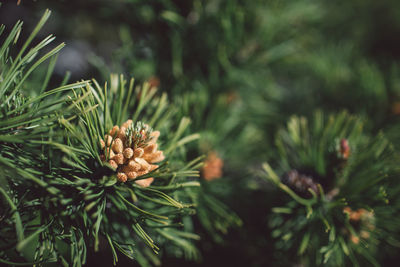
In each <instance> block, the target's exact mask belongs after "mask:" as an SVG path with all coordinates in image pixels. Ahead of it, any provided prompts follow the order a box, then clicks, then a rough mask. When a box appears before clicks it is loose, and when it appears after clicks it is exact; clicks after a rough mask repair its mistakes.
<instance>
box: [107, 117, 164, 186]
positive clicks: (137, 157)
mask: <svg viewBox="0 0 400 267" xmlns="http://www.w3.org/2000/svg"><path fill="white" fill-rule="evenodd" d="M159 136H160V132H159V131H152V130H151V129H150V127H149V126H148V125H147V124H142V123H141V122H138V123H136V125H134V124H133V122H132V120H128V121H126V122H125V123H123V124H122V125H121V127H119V126H114V127H113V128H112V129H111V130H110V131H109V134H108V135H106V136H104V140H106V141H104V140H103V139H101V140H100V144H101V148H102V151H103V153H104V151H105V153H106V154H102V155H100V157H101V159H102V160H103V161H108V163H109V164H110V165H111V166H112V167H113V168H114V169H115V171H116V172H117V178H118V180H119V181H120V182H123V183H124V182H126V181H128V180H132V179H136V178H138V177H140V176H142V175H145V174H147V173H149V172H151V171H153V170H155V169H157V168H158V165H156V164H154V163H158V162H160V161H163V160H164V159H165V157H164V154H163V152H162V151H161V150H158V145H157V139H158V137H159ZM153 180H154V178H153V177H149V178H146V179H140V180H135V183H136V184H138V185H140V186H143V187H148V186H150V184H151V183H152V182H153Z"/></svg>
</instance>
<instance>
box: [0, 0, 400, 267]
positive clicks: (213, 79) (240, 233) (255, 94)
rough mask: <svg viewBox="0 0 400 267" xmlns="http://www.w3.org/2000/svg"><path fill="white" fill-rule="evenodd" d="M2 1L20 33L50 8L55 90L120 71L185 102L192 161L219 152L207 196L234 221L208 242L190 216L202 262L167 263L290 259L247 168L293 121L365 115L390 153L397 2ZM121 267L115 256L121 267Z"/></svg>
mask: <svg viewBox="0 0 400 267" xmlns="http://www.w3.org/2000/svg"><path fill="white" fill-rule="evenodd" d="M0 2H1V3H2V6H1V8H0V20H1V23H4V24H5V25H6V26H8V27H9V28H10V27H11V25H13V24H14V23H15V22H16V21H17V20H18V19H21V20H23V21H24V23H25V26H24V27H25V29H27V30H25V31H24V33H25V34H27V33H29V32H30V30H31V29H32V27H33V26H34V25H35V23H36V21H37V20H38V19H39V18H40V16H41V15H42V13H43V12H44V10H45V9H47V8H48V9H50V10H52V16H51V18H50V21H49V22H48V23H47V24H46V26H45V28H44V29H45V30H44V31H42V32H41V34H42V37H44V36H46V35H48V34H49V33H53V34H55V35H56V37H57V39H56V40H57V42H58V43H59V42H65V43H66V47H65V48H64V49H63V50H62V51H61V53H60V55H59V58H58V62H57V65H56V67H55V75H54V76H53V77H52V80H51V82H52V83H54V84H57V83H59V82H60V81H61V80H62V79H64V77H65V75H67V76H69V80H70V81H76V80H81V79H91V78H96V79H98V80H100V81H103V80H106V79H108V77H109V74H110V73H123V74H125V76H127V77H129V76H132V77H135V79H136V80H137V81H139V82H144V81H148V82H150V83H152V84H154V85H155V86H158V87H159V90H161V91H166V92H168V93H169V94H170V98H172V99H177V100H176V102H175V104H176V105H179V104H180V103H181V102H180V100H179V99H189V103H191V105H190V106H187V107H183V111H182V112H183V113H185V114H186V115H189V116H190V117H192V119H193V123H192V128H193V130H194V131H198V132H201V133H202V134H203V136H205V137H204V139H203V140H202V142H200V144H199V147H196V148H193V155H194V154H196V153H198V152H199V151H200V152H205V153H206V152H207V151H208V150H209V147H210V146H211V147H213V150H216V151H218V153H219V154H220V155H221V156H222V158H223V159H224V175H223V177H222V178H221V179H219V180H216V181H213V182H212V184H210V185H209V187H210V191H211V192H213V193H214V194H215V195H216V196H217V198H219V199H220V200H222V201H224V202H225V203H226V204H227V205H228V206H229V207H230V208H231V209H232V210H233V211H234V212H235V213H237V214H238V216H239V217H240V218H241V219H242V220H243V225H242V226H240V227H236V228H234V227H233V228H232V229H231V230H230V231H229V232H228V233H227V234H226V235H225V236H224V237H223V239H224V242H214V241H215V240H214V239H213V237H212V236H210V234H207V232H206V231H205V230H204V229H203V228H202V226H201V223H199V222H198V221H197V222H196V221H195V223H197V225H195V226H196V227H197V230H198V232H200V233H203V235H202V240H201V241H199V244H198V245H199V247H200V250H201V251H202V254H203V258H202V261H200V262H197V263H194V262H186V261H184V260H177V259H174V258H169V257H168V256H163V257H164V259H162V262H163V265H164V266H187V265H189V264H190V265H191V266H280V265H282V266H285V265H286V264H287V262H286V261H285V260H282V259H283V258H285V257H287V258H290V257H291V256H292V255H285V254H283V253H280V252H278V251H277V250H276V249H275V246H274V239H273V237H272V236H271V230H270V229H269V228H268V216H269V211H270V210H271V207H273V206H275V205H276V204H277V203H279V202H280V197H279V196H277V192H276V190H274V189H273V188H272V187H271V185H269V184H268V183H267V182H265V181H263V180H261V179H259V178H257V175H255V173H256V172H257V171H258V170H259V169H260V166H261V163H262V162H264V161H270V160H273V159H274V155H275V151H274V149H272V144H273V137H274V135H275V134H276V132H277V130H278V128H279V127H281V126H282V125H284V124H285V123H286V121H287V120H288V118H289V117H290V116H291V115H293V114H297V115H305V116H310V115H311V114H313V113H314V112H315V110H317V109H319V110H323V111H326V112H336V111H340V110H343V109H345V110H348V111H349V112H350V113H355V114H357V115H359V116H361V117H363V118H365V119H366V128H367V130H368V131H370V133H371V134H376V133H378V132H380V131H384V132H385V134H386V135H387V136H388V138H389V139H390V140H391V141H392V142H393V145H394V147H396V148H398V147H399V144H400V138H399V134H398V130H399V127H398V125H399V123H398V121H399V116H400V69H399V67H400V66H399V65H398V62H399V59H400V2H399V1H397V0H387V1H374V0H352V1H345V0H334V1H318V0H298V1H277V0H276V1H274V0H254V1H245V0H243V1H239V0H229V1H227V0H225V1H223V0H204V1H200V0H180V1H172V0H158V1H156V0H113V1H111V0H110V1H105V0H85V1H79V0H64V1H63V0H37V1H32V0H21V1H18V2H19V4H17V1H11V0H7V1H0ZM43 71H45V70H43ZM33 84H34V81H33ZM182 103H183V102H182ZM185 103H187V102H185ZM396 259H397V260H398V256H396V255H395V254H392V255H391V256H386V257H385V258H384V259H381V262H382V264H383V265H384V266H389V265H390V264H392V263H393V262H395V260H396ZM111 262H112V260H111V254H110V253H108V252H107V251H105V252H102V253H98V254H92V255H90V257H89V260H88V264H89V265H90V266H91V265H93V266H99V264H100V263H102V264H103V263H104V264H106V263H107V265H111ZM128 264H132V262H130V261H128V260H127V259H124V258H122V259H121V261H120V265H121V266H125V265H128ZM104 266H105V265H104ZM286 266H287V265H286ZM393 266H394V265H393Z"/></svg>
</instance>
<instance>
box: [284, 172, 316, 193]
mask: <svg viewBox="0 0 400 267" xmlns="http://www.w3.org/2000/svg"><path fill="white" fill-rule="evenodd" d="M282 181H283V182H284V183H285V184H287V185H288V186H289V187H291V188H293V189H294V190H296V191H297V192H300V193H305V194H308V193H309V192H308V189H309V188H310V189H311V190H312V191H314V192H315V193H316V194H317V195H318V194H319V190H318V186H317V185H318V183H316V182H315V181H314V179H313V178H312V177H311V176H307V175H304V174H301V173H299V172H298V171H297V170H291V171H289V172H287V173H285V174H284V175H283V177H282Z"/></svg>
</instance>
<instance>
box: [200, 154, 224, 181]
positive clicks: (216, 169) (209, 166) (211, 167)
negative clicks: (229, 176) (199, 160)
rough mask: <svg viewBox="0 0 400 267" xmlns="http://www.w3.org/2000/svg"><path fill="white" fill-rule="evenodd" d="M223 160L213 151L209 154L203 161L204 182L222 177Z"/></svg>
mask: <svg viewBox="0 0 400 267" xmlns="http://www.w3.org/2000/svg"><path fill="white" fill-rule="evenodd" d="M223 166H224V162H223V160H222V159H221V158H220V157H218V155H217V153H215V152H214V151H212V152H210V153H209V154H208V156H207V158H206V160H205V161H204V165H203V168H202V174H203V177H204V179H205V180H207V181H211V180H214V179H217V178H221V177H222V168H223Z"/></svg>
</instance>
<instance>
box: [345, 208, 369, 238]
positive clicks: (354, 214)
mask: <svg viewBox="0 0 400 267" xmlns="http://www.w3.org/2000/svg"><path fill="white" fill-rule="evenodd" d="M343 212H344V213H346V214H347V215H348V218H349V220H350V223H351V224H352V226H353V228H354V230H355V232H354V233H351V234H350V240H351V242H353V243H354V244H358V243H359V242H360V237H361V238H364V239H368V238H369V237H370V232H371V231H373V230H374V229H375V215H374V213H373V212H372V211H367V210H366V209H358V210H352V209H351V208H350V207H345V208H344V209H343Z"/></svg>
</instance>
